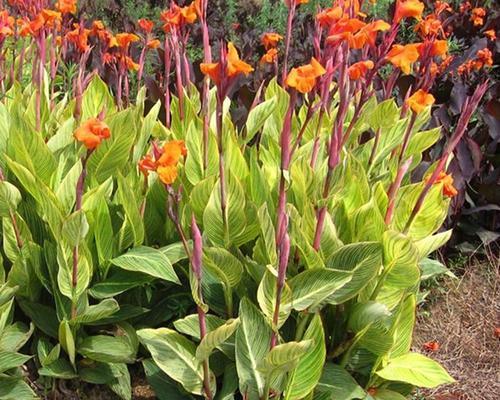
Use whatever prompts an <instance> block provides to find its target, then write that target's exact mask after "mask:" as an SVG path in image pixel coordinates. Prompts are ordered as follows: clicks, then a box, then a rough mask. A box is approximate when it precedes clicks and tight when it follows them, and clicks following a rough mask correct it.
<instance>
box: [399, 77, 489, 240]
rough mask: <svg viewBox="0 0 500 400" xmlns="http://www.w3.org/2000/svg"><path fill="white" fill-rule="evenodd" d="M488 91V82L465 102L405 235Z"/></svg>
mask: <svg viewBox="0 0 500 400" xmlns="http://www.w3.org/2000/svg"><path fill="white" fill-rule="evenodd" d="M487 89H488V82H484V83H482V84H481V85H479V86H478V87H477V88H476V90H475V91H474V93H473V94H472V96H470V97H468V98H467V99H466V100H465V102H464V104H463V106H462V110H461V113H460V118H459V120H458V123H457V127H456V129H455V132H454V134H453V135H452V137H451V138H450V140H449V141H448V143H447V144H446V147H445V148H444V150H443V154H442V155H441V158H440V160H439V162H438V164H437V166H436V168H435V169H434V171H433V173H432V175H431V176H430V177H429V178H428V179H427V180H426V182H425V185H424V188H423V189H422V192H421V193H420V195H419V197H418V199H417V201H416V203H415V206H414V207H413V210H412V212H411V214H410V217H409V218H408V222H407V223H406V225H405V228H404V230H403V232H404V233H408V232H409V230H410V228H411V225H412V223H413V221H414V220H415V218H416V217H417V215H418V213H419V211H420V209H421V208H422V205H423V204H424V201H425V198H426V197H427V195H428V193H429V191H430V190H431V188H432V185H434V183H436V182H437V179H438V177H439V175H440V174H441V173H442V172H443V171H444V169H445V167H446V164H447V162H448V159H449V157H450V155H451V154H452V153H453V152H454V151H455V148H456V147H457V146H458V144H459V143H460V140H461V139H462V138H463V136H464V135H465V133H466V132H467V125H468V124H469V121H470V119H471V117H472V115H473V114H474V112H475V111H476V109H477V107H478V105H479V103H480V101H481V99H482V98H483V96H484V94H485V93H486V91H487Z"/></svg>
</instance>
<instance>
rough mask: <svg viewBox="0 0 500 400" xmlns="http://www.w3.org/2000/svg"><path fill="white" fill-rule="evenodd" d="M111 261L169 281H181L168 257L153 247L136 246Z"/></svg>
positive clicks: (130, 269) (131, 269)
mask: <svg viewBox="0 0 500 400" xmlns="http://www.w3.org/2000/svg"><path fill="white" fill-rule="evenodd" d="M111 263H112V264H114V265H116V266H118V267H120V268H122V269H125V270H128V271H138V272H142V273H144V274H147V275H150V276H154V277H155V278H160V279H163V280H166V281H169V282H174V283H179V284H180V282H179V278H178V277H177V275H176V274H175V271H174V268H173V267H172V264H171V263H170V260H169V259H168V257H167V256H166V255H165V254H164V253H163V252H161V251H160V250H157V249H154V248H152V247H145V246H140V247H135V248H133V249H131V250H129V251H128V252H127V253H125V254H123V255H121V256H119V257H117V258H114V259H113V260H111Z"/></svg>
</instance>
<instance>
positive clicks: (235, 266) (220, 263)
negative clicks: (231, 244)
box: [203, 247, 243, 287]
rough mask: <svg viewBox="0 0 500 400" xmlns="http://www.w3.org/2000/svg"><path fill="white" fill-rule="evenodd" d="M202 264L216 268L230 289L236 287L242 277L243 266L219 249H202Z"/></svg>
mask: <svg viewBox="0 0 500 400" xmlns="http://www.w3.org/2000/svg"><path fill="white" fill-rule="evenodd" d="M203 264H204V265H207V264H210V265H211V266H215V267H217V269H218V270H219V271H221V272H222V274H223V275H224V278H225V281H226V282H227V283H228V285H229V286H230V287H236V286H237V285H238V284H239V283H240V280H241V277H242V276H243V264H242V263H241V262H240V260H238V259H237V258H236V257H235V256H234V255H232V254H231V253H230V252H229V251H227V250H225V249H223V248H220V247H205V248H204V249H203Z"/></svg>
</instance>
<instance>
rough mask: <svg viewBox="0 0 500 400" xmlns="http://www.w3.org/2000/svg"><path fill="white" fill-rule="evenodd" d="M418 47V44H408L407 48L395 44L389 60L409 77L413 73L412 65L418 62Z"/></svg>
mask: <svg viewBox="0 0 500 400" xmlns="http://www.w3.org/2000/svg"><path fill="white" fill-rule="evenodd" d="M418 47H419V45H417V44H407V45H405V46H403V45H400V44H395V45H394V46H392V49H391V50H390V51H389V53H388V54H387V60H388V61H389V62H390V63H391V64H392V65H394V66H395V67H397V68H400V69H401V71H403V73H404V74H406V75H408V74H409V73H410V71H411V65H412V64H413V63H414V62H415V61H417V60H418V57H419V53H418Z"/></svg>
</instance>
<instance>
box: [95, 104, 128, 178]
mask: <svg viewBox="0 0 500 400" xmlns="http://www.w3.org/2000/svg"><path fill="white" fill-rule="evenodd" d="M109 128H110V131H111V137H110V138H109V139H106V140H104V141H103V142H102V143H101V144H100V145H99V147H98V148H97V150H96V151H94V153H93V154H92V156H90V158H89V161H88V176H89V177H91V178H95V179H96V180H97V181H98V182H99V183H102V182H104V181H105V180H107V179H108V178H109V177H111V176H115V175H116V174H117V173H118V172H121V171H122V170H123V168H124V167H125V165H126V164H127V162H128V160H129V157H130V150H131V148H132V146H133V144H134V141H135V137H136V125H135V113H134V110H133V109H126V110H123V111H120V112H118V113H116V114H114V115H113V116H112V117H110V120H109Z"/></svg>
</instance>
